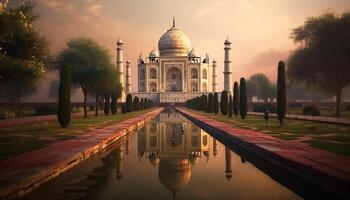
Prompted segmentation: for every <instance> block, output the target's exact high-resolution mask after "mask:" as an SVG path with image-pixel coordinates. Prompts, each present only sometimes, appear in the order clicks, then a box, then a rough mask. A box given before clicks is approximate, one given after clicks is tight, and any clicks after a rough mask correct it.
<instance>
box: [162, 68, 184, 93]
mask: <svg viewBox="0 0 350 200" xmlns="http://www.w3.org/2000/svg"><path fill="white" fill-rule="evenodd" d="M165 80H166V83H165V85H166V92H181V91H182V74H181V70H180V69H179V68H176V67H172V68H170V69H168V71H167V72H166V79H165Z"/></svg>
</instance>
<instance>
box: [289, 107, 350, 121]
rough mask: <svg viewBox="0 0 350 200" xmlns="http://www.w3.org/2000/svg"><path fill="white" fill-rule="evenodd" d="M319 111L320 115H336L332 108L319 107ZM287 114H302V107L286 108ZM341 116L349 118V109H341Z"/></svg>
mask: <svg viewBox="0 0 350 200" xmlns="http://www.w3.org/2000/svg"><path fill="white" fill-rule="evenodd" d="M320 111H321V116H325V117H336V116H335V110H334V109H332V110H327V109H321V110H320ZM287 114H293V115H302V114H303V110H302V109H288V113H287ZM341 118H344V119H350V111H348V110H344V111H342V112H341Z"/></svg>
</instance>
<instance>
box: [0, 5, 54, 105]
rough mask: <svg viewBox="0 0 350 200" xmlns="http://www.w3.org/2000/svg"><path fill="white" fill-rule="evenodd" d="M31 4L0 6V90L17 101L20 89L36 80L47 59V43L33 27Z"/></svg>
mask: <svg viewBox="0 0 350 200" xmlns="http://www.w3.org/2000/svg"><path fill="white" fill-rule="evenodd" d="M37 18H38V16H37V15H36V14H35V13H34V5H33V4H31V3H30V2H23V3H22V4H20V5H19V6H17V7H15V6H7V5H6V4H4V5H3V7H2V9H1V10H0V77H1V78H0V87H1V88H2V91H5V94H6V93H8V92H6V90H8V91H10V92H11V93H14V94H15V99H11V101H14V100H16V101H17V102H19V101H20V97H21V96H22V95H23V94H24V93H25V92H24V90H27V89H28V88H32V87H33V85H34V84H35V83H37V81H38V80H40V79H41V78H42V77H43V76H44V74H45V72H46V68H47V66H48V62H49V60H50V56H49V50H48V42H47V41H46V39H45V38H44V37H41V36H40V35H39V33H38V31H37V30H36V29H35V28H34V27H33V23H34V22H35V20H36V19H37Z"/></svg>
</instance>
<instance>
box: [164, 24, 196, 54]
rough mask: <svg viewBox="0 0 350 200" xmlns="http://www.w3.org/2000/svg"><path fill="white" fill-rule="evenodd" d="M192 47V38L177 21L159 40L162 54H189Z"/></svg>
mask: <svg viewBox="0 0 350 200" xmlns="http://www.w3.org/2000/svg"><path fill="white" fill-rule="evenodd" d="M190 47H191V43H190V40H189V39H188V37H187V36H186V35H185V34H184V33H183V32H182V31H181V30H180V29H178V28H176V27H175V23H174V25H173V27H171V28H170V29H169V30H168V31H167V32H166V33H164V34H163V35H162V37H160V39H159V41H158V49H159V52H160V55H161V56H187V54H188V51H189V50H190Z"/></svg>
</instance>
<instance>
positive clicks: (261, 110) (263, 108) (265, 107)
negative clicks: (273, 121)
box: [254, 103, 276, 113]
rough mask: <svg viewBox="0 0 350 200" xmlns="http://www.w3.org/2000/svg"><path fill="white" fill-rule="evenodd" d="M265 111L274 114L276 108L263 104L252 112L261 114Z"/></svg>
mask: <svg viewBox="0 0 350 200" xmlns="http://www.w3.org/2000/svg"><path fill="white" fill-rule="evenodd" d="M266 110H268V111H269V112H270V113H275V112H276V107H275V106H274V105H273V104H270V103H265V104H260V105H257V106H256V107H255V108H254V112H261V113H263V112H265V111H266Z"/></svg>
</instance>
